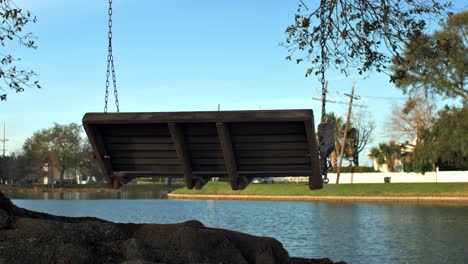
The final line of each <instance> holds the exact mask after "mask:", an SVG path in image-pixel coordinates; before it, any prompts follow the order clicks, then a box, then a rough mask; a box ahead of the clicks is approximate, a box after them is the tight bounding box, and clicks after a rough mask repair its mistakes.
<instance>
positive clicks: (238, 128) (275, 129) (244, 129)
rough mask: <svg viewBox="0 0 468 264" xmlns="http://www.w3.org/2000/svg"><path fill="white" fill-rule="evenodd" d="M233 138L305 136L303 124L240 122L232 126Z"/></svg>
mask: <svg viewBox="0 0 468 264" xmlns="http://www.w3.org/2000/svg"><path fill="white" fill-rule="evenodd" d="M231 133H232V135H233V136H242V135H246V136H248V135H273V134H304V125H303V122H255V123H253V122H239V123H232V124H231Z"/></svg>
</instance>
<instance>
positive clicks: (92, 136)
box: [83, 124, 121, 189]
mask: <svg viewBox="0 0 468 264" xmlns="http://www.w3.org/2000/svg"><path fill="white" fill-rule="evenodd" d="M83 126H84V128H85V131H86V134H87V135H88V138H89V141H90V143H91V146H92V147H93V152H94V157H95V158H96V159H97V161H98V163H99V166H100V167H101V170H102V172H103V174H104V175H105V176H106V177H107V179H108V180H109V184H110V185H111V186H112V187H113V188H116V189H118V188H120V186H121V184H120V182H118V179H117V178H115V177H114V174H113V168H112V163H111V161H110V159H111V157H110V156H109V152H108V151H107V148H106V145H105V144H104V138H103V136H102V134H101V132H100V131H99V130H98V129H97V128H96V126H94V127H91V126H89V125H88V124H83Z"/></svg>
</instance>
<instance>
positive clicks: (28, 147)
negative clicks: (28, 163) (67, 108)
mask: <svg viewBox="0 0 468 264" xmlns="http://www.w3.org/2000/svg"><path fill="white" fill-rule="evenodd" d="M23 151H24V155H26V156H27V157H28V158H30V159H31V160H32V161H33V162H32V163H33V164H34V165H33V166H36V167H42V166H43V164H44V163H49V164H50V161H49V152H50V151H56V152H57V155H58V158H59V162H60V179H61V181H62V182H63V176H64V173H65V170H66V169H68V168H79V167H80V162H83V160H85V159H86V155H89V152H88V151H89V150H88V149H85V144H84V141H83V139H82V137H81V126H80V125H78V124H76V123H71V124H68V125H60V124H57V123H55V124H54V126H53V127H51V128H48V129H43V130H40V131H37V132H35V133H34V134H33V135H32V136H31V137H29V138H27V139H26V141H25V143H24V145H23Z"/></svg>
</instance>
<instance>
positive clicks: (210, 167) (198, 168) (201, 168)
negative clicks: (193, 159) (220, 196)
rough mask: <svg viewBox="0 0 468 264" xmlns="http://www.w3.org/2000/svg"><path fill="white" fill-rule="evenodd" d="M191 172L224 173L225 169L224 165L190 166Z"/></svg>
mask: <svg viewBox="0 0 468 264" xmlns="http://www.w3.org/2000/svg"><path fill="white" fill-rule="evenodd" d="M192 170H193V171H194V172H195V171H213V172H216V173H218V172H225V171H226V167H225V166H224V165H195V164H192Z"/></svg>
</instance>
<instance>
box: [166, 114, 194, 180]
mask: <svg viewBox="0 0 468 264" xmlns="http://www.w3.org/2000/svg"><path fill="white" fill-rule="evenodd" d="M168 128H169V131H170V133H171V137H172V141H173V142H174V147H175V149H176V153H177V158H178V160H179V163H180V165H181V166H182V171H183V172H184V179H185V185H186V186H187V188H188V189H193V187H194V185H195V181H194V180H195V179H194V177H193V175H192V164H191V161H190V154H189V152H188V150H187V145H186V143H185V138H184V134H183V133H182V129H181V127H180V125H178V124H176V123H172V122H171V123H168Z"/></svg>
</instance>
